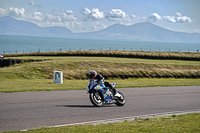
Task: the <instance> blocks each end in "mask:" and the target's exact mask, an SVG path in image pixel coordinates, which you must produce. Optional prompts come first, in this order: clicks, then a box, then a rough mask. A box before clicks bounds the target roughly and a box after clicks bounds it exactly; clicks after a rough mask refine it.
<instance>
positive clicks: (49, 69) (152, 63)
mask: <svg viewBox="0 0 200 133" xmlns="http://www.w3.org/2000/svg"><path fill="white" fill-rule="evenodd" d="M20 58H28V57H20ZM29 58H39V59H41V58H42V57H36V56H35V57H32V56H30V57H29ZM43 58H45V59H47V57H43ZM48 58H49V59H52V60H48V61H43V62H25V63H21V64H17V65H13V66H11V67H8V68H7V67H5V68H0V73H1V78H8V79H13V78H28V79H34V78H35V79H38V78H46V79H52V78H53V71H63V75H64V78H65V79H87V74H88V72H89V71H90V70H96V71H97V72H98V73H100V74H102V75H103V76H104V77H105V78H123V79H124V78H129V77H132V78H133V77H134V78H135V77H136V78H138V77H144V78H150V77H157V78H161V77H162V78H169V77H170V78H171V77H175V78H183V77H186V78H199V77H200V62H199V61H180V60H152V59H151V60H150V59H133V58H114V57H48Z"/></svg>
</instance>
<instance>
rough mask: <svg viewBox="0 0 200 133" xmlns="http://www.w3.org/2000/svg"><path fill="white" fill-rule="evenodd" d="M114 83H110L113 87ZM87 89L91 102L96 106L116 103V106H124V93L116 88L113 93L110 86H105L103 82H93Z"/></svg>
mask: <svg viewBox="0 0 200 133" xmlns="http://www.w3.org/2000/svg"><path fill="white" fill-rule="evenodd" d="M115 85H116V83H112V86H113V87H115ZM87 91H88V93H89V98H90V101H91V103H92V104H93V105H94V106H96V107H101V106H102V105H104V104H116V105H117V106H124V104H125V97H124V95H123V94H122V93H121V92H120V91H118V90H116V94H115V95H113V92H112V91H111V90H110V88H108V87H105V85H104V83H101V84H97V83H95V84H94V85H93V86H92V87H91V88H90V89H89V88H87Z"/></svg>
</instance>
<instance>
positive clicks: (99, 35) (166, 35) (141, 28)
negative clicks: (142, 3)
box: [0, 17, 200, 43]
mask: <svg viewBox="0 0 200 133" xmlns="http://www.w3.org/2000/svg"><path fill="white" fill-rule="evenodd" d="M0 35H24V36H43V37H64V38H84V39H109V40H133V41H156V42H187V43H200V34H199V33H184V32H175V31H171V30H168V29H164V28H162V27H159V26H156V25H154V24H152V23H149V22H144V23H138V24H134V25H130V26H125V25H119V24H115V25H112V26H110V27H108V28H106V29H103V30H100V31H97V32H90V33H72V32H71V31H70V30H68V29H67V28H65V27H39V26H37V25H35V24H33V23H31V22H26V21H20V20H16V19H14V18H11V17H0Z"/></svg>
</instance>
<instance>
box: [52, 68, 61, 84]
mask: <svg viewBox="0 0 200 133" xmlns="http://www.w3.org/2000/svg"><path fill="white" fill-rule="evenodd" d="M53 79H54V83H60V84H62V83H63V72H62V71H54V72H53Z"/></svg>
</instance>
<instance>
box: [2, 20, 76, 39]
mask: <svg viewBox="0 0 200 133" xmlns="http://www.w3.org/2000/svg"><path fill="white" fill-rule="evenodd" d="M72 34H73V33H72V32H71V31H70V30H68V29H67V28H65V27H39V26H37V25H35V24H33V23H31V22H26V21H20V20H16V19H14V18H12V17H8V16H7V17H0V35H24V36H43V37H66V36H67V35H72Z"/></svg>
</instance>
